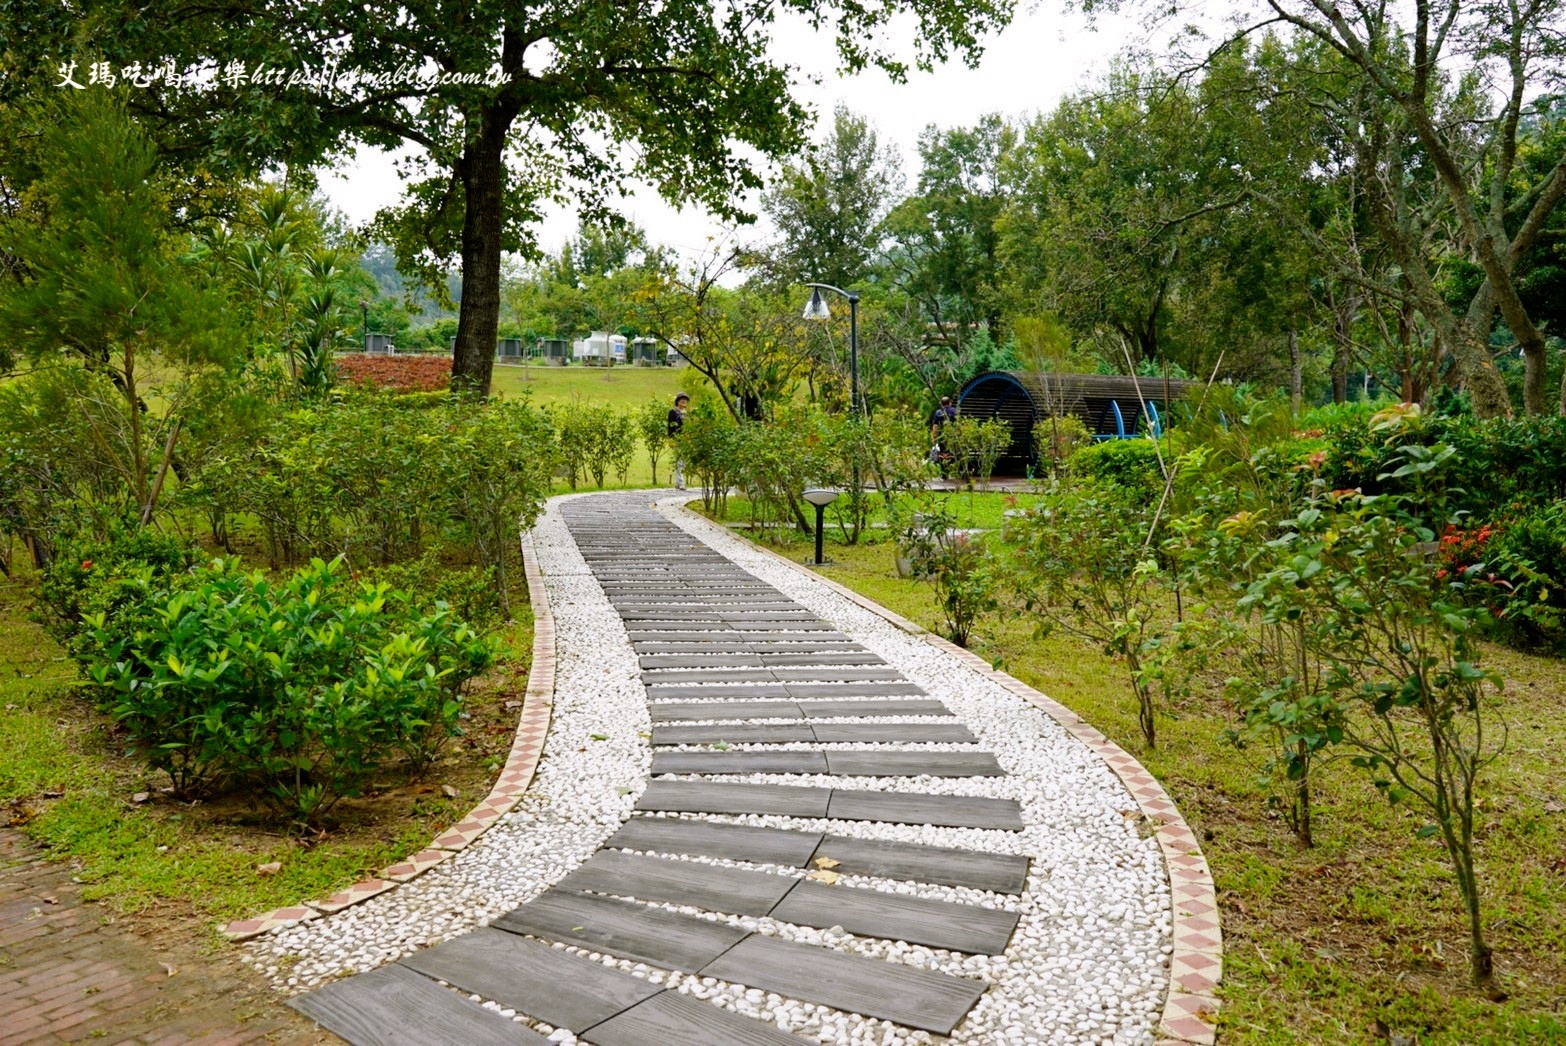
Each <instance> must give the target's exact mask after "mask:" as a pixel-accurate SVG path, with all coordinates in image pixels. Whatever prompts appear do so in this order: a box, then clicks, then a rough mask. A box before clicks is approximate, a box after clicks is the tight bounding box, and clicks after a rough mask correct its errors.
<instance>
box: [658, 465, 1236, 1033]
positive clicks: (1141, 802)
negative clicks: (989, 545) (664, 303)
mask: <svg viewBox="0 0 1566 1046" xmlns="http://www.w3.org/2000/svg"><path fill="white" fill-rule="evenodd" d="M694 500H696V499H695V498H694V497H684V496H682V497H679V498H669V499H665V500H661V501H660V502H659V504H660V505H670V506H672V507H674V508H675V509H677V510H678V511H680V512H681V513H683V514H684V515H686V516H687V517H689V518H691V519H694V520H699V521H700V522H702V523H706V524H708V525H709V526H716V524H714V523H713V522H712V521H711V520H709V519H707V518H706V517H705V516H701V515H699V514H697V513H695V512H692V511H691V510H690V509H689V508H687V507H686V506H687V505H688V504H689V503H690V502H691V501H694ZM725 533H733V532H731V531H725ZM736 536H737V535H736ZM750 545H751V547H752V548H754V549H756V550H757V551H759V552H762V553H764V554H765V555H767V556H770V557H771V558H772V559H774V560H776V561H777V562H779V563H782V564H784V565H785V566H787V567H788V568H789V569H790V570H793V571H796V572H797V573H801V574H808V575H809V576H810V577H812V578H814V579H815V580H816V581H818V582H820V583H822V584H823V585H825V586H826V587H827V588H829V589H831V590H832V591H833V592H836V593H837V594H838V595H840V596H842V597H843V598H844V599H847V600H848V601H849V602H851V603H854V604H855V605H857V606H859V607H860V608H862V609H864V610H868V611H869V612H870V613H872V614H875V615H876V616H877V617H879V618H881V619H882V620H884V621H887V622H889V623H891V624H892V625H895V626H896V627H897V628H899V629H901V630H902V631H904V632H907V633H909V634H910V635H913V636H917V637H918V638H919V639H922V640H923V641H924V642H926V643H928V644H929V645H931V646H933V647H936V648H937V649H940V650H943V651H945V652H946V653H949V654H952V655H953V656H955V657H956V658H957V659H958V660H960V661H962V662H963V663H964V664H966V665H967V666H968V667H969V668H971V669H973V670H974V671H975V672H977V673H978V674H979V675H981V676H984V677H985V678H986V679H988V680H990V681H991V682H993V683H995V684H996V685H998V686H1000V687H1002V688H1004V689H1005V690H1007V691H1009V692H1011V693H1012V694H1015V695H1016V696H1017V697H1020V698H1022V699H1023V700H1024V701H1026V702H1028V703H1029V704H1031V705H1033V706H1034V707H1035V708H1037V709H1039V710H1040V711H1042V712H1044V713H1045V714H1046V715H1048V716H1049V717H1050V718H1052V719H1054V720H1055V721H1056V722H1057V723H1059V724H1060V725H1061V726H1062V727H1063V728H1064V729H1065V731H1066V732H1067V733H1068V734H1070V735H1071V736H1072V737H1074V738H1076V739H1077V740H1079V741H1081V742H1082V743H1083V744H1085V745H1087V746H1088V748H1090V749H1091V750H1092V751H1093V752H1094V753H1095V754H1096V755H1098V757H1099V758H1101V759H1102V760H1103V761H1104V762H1105V763H1106V764H1107V765H1108V766H1109V769H1110V771H1111V772H1112V773H1113V774H1114V775H1115V776H1116V777H1117V778H1119V779H1120V783H1121V784H1122V785H1124V786H1125V789H1126V791H1127V792H1129V793H1130V795H1131V798H1132V799H1134V800H1135V801H1136V804H1137V806H1138V808H1139V809H1140V810H1141V813H1142V816H1143V817H1144V818H1146V819H1147V821H1148V823H1149V824H1151V825H1153V826H1154V828H1155V829H1156V832H1157V836H1158V847H1159V851H1160V852H1161V853H1162V855H1163V858H1164V871H1165V874H1166V875H1167V876H1168V878H1169V894H1170V907H1171V910H1172V914H1173V918H1174V926H1173V944H1174V950H1173V951H1172V952H1171V953H1170V956H1169V987H1168V991H1167V993H1166V995H1165V999H1164V1009H1163V1013H1162V1015H1161V1016H1160V1017H1159V1020H1158V1025H1157V1027H1156V1028H1155V1029H1154V1036H1155V1039H1156V1044H1155V1046H1166V1044H1171V1046H1172V1044H1175V1043H1195V1044H1198V1046H1214V1044H1215V1043H1216V1041H1217V1029H1216V1028H1215V1027H1214V1024H1213V1022H1212V1020H1211V1018H1212V1017H1213V1016H1214V1015H1216V1014H1217V1012H1218V1008H1219V1001H1218V998H1217V996H1216V992H1217V989H1218V985H1219V983H1220V981H1221V979H1222V975H1223V932H1222V929H1221V927H1220V925H1219V915H1218V897H1217V893H1216V890H1215V889H1214V885H1213V877H1212V872H1211V870H1210V869H1209V868H1208V866H1207V858H1206V857H1205V856H1204V855H1203V853H1202V847H1201V843H1200V842H1199V841H1198V840H1197V838H1196V833H1195V832H1193V831H1192V830H1191V827H1190V826H1189V825H1188V824H1186V821H1185V817H1184V815H1182V814H1181V813H1180V810H1179V808H1178V807H1177V806H1175V803H1174V800H1172V799H1170V798H1169V794H1168V793H1167V792H1166V791H1164V786H1163V785H1162V784H1160V783H1159V781H1158V779H1157V778H1156V777H1154V776H1153V775H1152V774H1151V773H1149V772H1148V770H1147V768H1146V767H1144V766H1143V765H1142V764H1141V762H1140V761H1139V760H1138V759H1137V758H1136V757H1135V756H1133V755H1131V753H1129V752H1127V751H1126V750H1125V749H1123V748H1121V747H1120V746H1119V745H1117V744H1115V743H1114V742H1113V741H1111V740H1110V739H1109V738H1107V737H1105V736H1104V735H1103V733H1101V732H1100V731H1098V730H1096V729H1094V727H1093V726H1091V725H1090V724H1089V723H1088V722H1087V720H1085V719H1083V718H1082V717H1081V716H1080V715H1078V714H1077V713H1075V712H1073V711H1072V710H1071V709H1069V708H1067V707H1066V706H1065V705H1063V704H1061V703H1060V702H1058V701H1056V700H1055V699H1054V698H1052V697H1049V696H1047V695H1045V694H1043V693H1041V692H1039V691H1038V690H1035V689H1033V687H1031V686H1029V685H1028V684H1026V683H1024V682H1022V681H1021V680H1020V679H1017V678H1016V677H1015V676H1012V675H1010V674H1008V673H1006V672H1002V671H1000V670H999V669H997V668H995V667H994V666H993V665H991V664H990V663H989V662H988V661H985V660H984V659H983V658H982V657H980V656H979V655H977V654H975V653H973V652H972V651H970V650H965V649H963V648H962V647H960V646H958V645H957V644H955V643H953V642H951V641H950V640H947V639H945V638H943V637H941V636H938V635H936V634H935V633H933V632H931V631H930V630H929V629H926V628H924V627H923V626H921V625H917V624H915V623H914V622H912V621H909V620H908V619H907V618H905V617H903V616H901V615H899V614H897V613H894V612H893V611H891V610H888V609H887V608H886V607H883V606H881V605H880V604H879V603H877V602H875V601H874V600H872V599H870V598H868V597H866V596H862V595H860V594H859V593H858V592H855V591H854V590H853V589H851V588H849V587H847V586H846V585H843V584H840V583H838V582H836V581H833V580H832V579H831V578H829V577H824V576H822V575H821V574H820V573H819V572H817V571H815V570H812V569H811V568H810V567H809V566H807V565H805V564H803V563H796V562H795V561H794V560H792V559H790V558H789V557H788V556H785V555H783V554H782V553H780V552H777V551H774V550H773V549H770V548H766V547H764V546H762V545H760V544H758V543H756V542H754V541H751V542H750Z"/></svg>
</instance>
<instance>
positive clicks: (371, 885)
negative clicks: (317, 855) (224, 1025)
mask: <svg viewBox="0 0 1566 1046" xmlns="http://www.w3.org/2000/svg"><path fill="white" fill-rule="evenodd" d="M520 543H521V546H522V570H523V574H524V575H525V576H526V579H527V593H528V601H529V603H530V604H531V606H532V609H533V660H532V664H530V665H529V666H528V673H527V690H526V692H525V693H524V695H523V699H522V710H521V711H520V712H519V713H518V714H517V729H516V733H515V734H514V735H513V736H512V741H511V751H510V752H509V753H508V754H507V756H506V762H505V765H504V766H502V767H501V769H500V773H499V774H497V775H496V778H495V783H494V785H493V786H492V787H491V788H490V791H489V794H488V795H486V796H485V797H484V798H483V799H482V800H480V801H479V803H478V804H477V805H476V806H474V807H473V809H472V810H469V811H468V813H467V814H466V816H464V817H463V818H462V819H460V820H459V821H457V822H456V823H454V824H453V825H452V826H451V827H450V828H448V829H446V830H445V831H444V832H442V833H441V834H440V835H438V836H436V837H435V838H434V839H433V840H431V842H430V844H429V845H428V846H426V847H425V848H424V849H423V850H421V851H419V852H418V853H415V854H412V855H410V856H409V857H406V858H404V859H403V860H401V861H399V862H397V863H396V864H393V865H390V866H388V867H386V868H382V869H381V870H380V871H379V872H377V873H375V875H374V876H373V877H371V878H369V879H365V880H362V881H360V882H357V883H354V884H353V885H352V886H349V887H347V888H345V889H343V890H340V891H338V892H337V893H335V894H333V895H332V896H330V897H325V898H322V899H321V900H318V901H307V902H305V903H304V904H297V905H289V906H286V907H283V908H277V909H274V910H272V911H270V912H263V913H262V914H260V915H256V916H252V917H251V918H248V919H236V920H234V921H232V922H230V923H227V924H226V925H224V926H222V927H220V928H219V932H220V933H221V934H222V935H223V936H224V937H226V938H227V939H228V940H230V941H233V942H236V943H237V942H240V941H248V940H250V939H251V938H254V937H259V936H261V935H262V934H265V933H270V932H272V931H273V930H280V929H283V928H284V927H288V926H295V925H297V924H299V923H302V922H306V921H308V920H310V919H316V918H319V917H321V916H323V915H331V914H334V913H336V912H340V911H342V910H343V909H344V908H351V907H352V906H354V905H356V904H359V903H361V902H363V901H367V900H369V899H370V898H371V897H378V896H380V895H381V894H383V893H387V892H389V891H391V890H395V889H396V888H397V887H398V886H401V885H402V884H403V883H407V882H412V881H413V880H414V879H416V878H418V877H419V876H421V875H423V874H424V873H425V872H427V871H429V870H430V869H431V868H434V867H435V866H437V865H439V864H442V863H444V862H445V861H446V860H447V859H448V858H450V857H452V856H453V855H455V854H458V853H461V852H462V851H463V850H465V849H467V848H468V847H469V846H471V845H472V844H473V843H474V842H476V841H477V840H478V839H479V838H480V837H482V836H483V835H484V833H485V832H487V831H488V830H489V829H490V828H491V827H492V826H493V825H496V824H498V823H500V819H501V818H502V817H504V816H505V815H506V814H508V813H510V812H511V810H512V809H513V808H515V807H516V805H517V803H519V802H521V800H522V796H523V795H524V794H526V792H527V789H528V787H529V786H530V785H531V784H532V783H533V775H534V774H535V773H536V772H537V770H538V761H539V758H540V757H541V756H542V755H543V752H544V739H545V738H546V737H547V736H548V734H549V724H550V718H551V716H552V714H553V711H554V697H555V618H554V613H553V612H552V611H551V610H550V607H549V594H548V592H547V591H546V590H545V588H544V575H543V572H542V571H540V570H539V567H538V555H537V552H536V550H535V549H534V547H533V534H532V531H531V530H524V531H522V532H521V534H520Z"/></svg>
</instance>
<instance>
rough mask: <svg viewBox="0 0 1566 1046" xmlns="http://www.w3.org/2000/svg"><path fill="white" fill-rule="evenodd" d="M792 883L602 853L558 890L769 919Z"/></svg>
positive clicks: (745, 872) (694, 864) (659, 859)
mask: <svg viewBox="0 0 1566 1046" xmlns="http://www.w3.org/2000/svg"><path fill="white" fill-rule="evenodd" d="M794 882H795V880H794V879H791V878H788V877H786V876H781V875H774V874H772V873H771V872H757V871H750V870H748V869H744V868H725V867H722V866H720V865H715V864H700V863H698V862H696V861H680V860H676V859H674V858H670V857H649V856H646V855H641V854H628V853H622V852H621V851H619V850H600V851H598V852H597V853H595V854H593V856H591V857H589V858H588V859H587V861H586V862H585V863H584V864H582V866H581V867H579V868H577V869H576V870H575V871H574V872H572V873H571V874H570V875H568V876H566V877H565V878H564V879H562V880H560V882H559V883H558V884H556V885H557V887H558V888H559V889H561V890H572V891H575V892H578V893H604V894H614V895H615V896H617V897H634V898H636V899H637V900H638V901H654V902H657V903H659V904H681V905H691V906H693V907H696V908H705V909H706V910H707V911H710V912H725V913H727V914H729V915H766V914H767V913H768V912H769V911H771V910H772V908H773V906H775V905H776V904H777V903H778V902H779V901H781V900H782V899H783V895H784V894H786V893H788V892H789V888H790V887H791V886H793V885H794ZM828 925H831V924H830V923H829V924H828Z"/></svg>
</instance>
